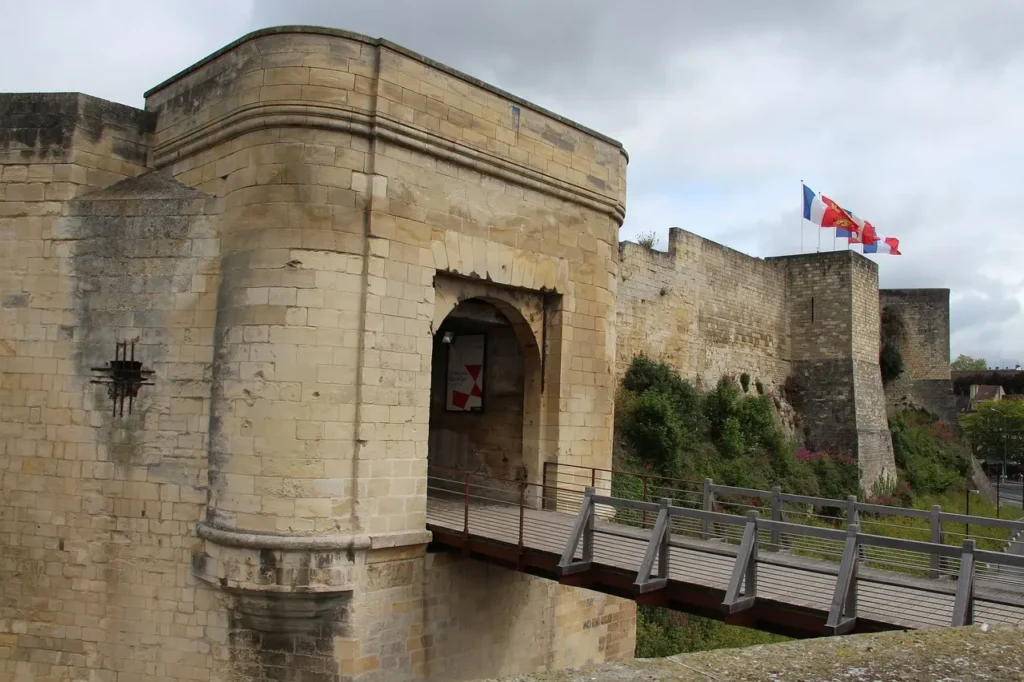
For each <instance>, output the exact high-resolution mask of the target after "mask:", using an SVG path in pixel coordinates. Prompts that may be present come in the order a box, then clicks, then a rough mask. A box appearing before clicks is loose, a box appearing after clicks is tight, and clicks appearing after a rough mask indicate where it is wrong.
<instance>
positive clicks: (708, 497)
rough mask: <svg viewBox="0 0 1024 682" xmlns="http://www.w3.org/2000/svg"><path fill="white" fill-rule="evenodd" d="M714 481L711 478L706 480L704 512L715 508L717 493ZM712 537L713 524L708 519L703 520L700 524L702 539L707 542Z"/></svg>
mask: <svg viewBox="0 0 1024 682" xmlns="http://www.w3.org/2000/svg"><path fill="white" fill-rule="evenodd" d="M712 486H714V481H712V480H711V479H710V478H705V479H704V511H714V507H715V492H714V488H713V487H712ZM710 535H711V522H710V521H709V520H707V519H702V520H701V522H700V539H701V540H707V539H708V537H709V536H710Z"/></svg>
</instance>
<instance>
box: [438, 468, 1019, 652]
mask: <svg viewBox="0 0 1024 682" xmlns="http://www.w3.org/2000/svg"><path fill="white" fill-rule="evenodd" d="M429 476H430V478H429V485H428V490H429V496H428V501H427V525H428V528H429V530H430V531H432V533H433V538H434V539H433V544H434V547H435V548H437V549H440V548H450V549H454V550H457V551H460V552H462V553H464V554H465V555H467V556H471V557H474V558H476V559H479V560H482V561H487V562H491V563H496V564H500V565H503V566H507V567H509V568H513V569H516V570H520V571H523V572H526V573H530V574H533V575H537V576H542V577H545V578H550V579H552V580H557V581H559V582H561V583H563V584H568V585H575V586H579V587H585V588H588V589H592V590H596V591H599V592H603V593H606V594H612V595H616V596H620V597H626V598H630V599H635V600H636V601H637V602H638V603H642V604H654V605H661V606H667V607H670V608H674V609H677V610H680V611H685V612H689V613H695V614H698V615H704V616H712V617H717V618H720V619H723V620H725V621H726V622H728V623H733V624H737V625H746V626H750V627H757V628H760V629H764V630H770V631H773V632H781V633H785V634H790V635H795V636H814V635H822V634H843V633H847V632H863V631H878V630H892V629H917V628H928V627H942V626H950V625H966V624H970V623H973V622H989V623H1007V624H1013V625H1024V556H1021V555H1020V554H1017V553H1015V552H1011V551H1006V549H1007V547H1008V543H1010V542H1013V541H1011V540H1006V539H1001V538H1005V537H1014V538H1016V537H1019V536H1018V532H1019V531H1022V530H1024V523H1022V522H1018V521H1007V520H999V519H992V518H986V517H976V516H965V515H962V514H950V513H946V512H943V511H942V510H941V509H940V508H938V507H933V508H932V509H931V510H915V509H906V508H901V507H889V506H882V505H875V504H866V503H862V502H858V501H857V500H856V498H850V499H847V500H833V499H827V498H820V497H808V496H802V495H789V494H786V493H783V492H782V491H781V490H779V489H778V488H775V489H772V490H754V489H744V488H732V487H729V486H722V485H716V484H714V483H713V482H712V481H710V480H705V481H701V482H695V481H679V480H675V481H672V480H666V479H656V478H653V477H647V476H638V475H635V474H630V473H625V472H623V473H618V472H611V471H608V470H602V469H591V468H582V467H571V466H567V465H555V464H550V465H548V467H546V468H545V471H544V480H543V482H541V483H529V482H524V481H512V480H505V479H500V478H493V477H488V476H483V475H479V474H474V473H468V472H460V471H453V470H439V469H431V471H430V474H429ZM613 479H615V480H616V485H615V488H616V490H617V492H618V496H612V495H611V494H610V490H611V488H612V481H613ZM631 498H637V499H631ZM652 500H657V501H652ZM915 519H916V520H915ZM894 529H899V531H900V534H901V535H904V536H906V535H913V534H914V533H918V534H920V535H923V536H924V537H923V538H922V539H904V538H903V537H890V535H893V534H895V533H892V532H891V531H893V530H894Z"/></svg>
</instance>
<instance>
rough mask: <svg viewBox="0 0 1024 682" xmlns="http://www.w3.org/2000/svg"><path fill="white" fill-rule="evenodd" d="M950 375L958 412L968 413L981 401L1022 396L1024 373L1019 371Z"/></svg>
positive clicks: (991, 370) (955, 373) (966, 372)
mask: <svg viewBox="0 0 1024 682" xmlns="http://www.w3.org/2000/svg"><path fill="white" fill-rule="evenodd" d="M1018 367H1020V365H1018ZM950 375H951V378H952V380H953V394H954V396H955V399H956V408H957V411H958V412H969V411H971V410H973V409H974V405H975V403H979V402H981V401H983V400H1002V399H1004V398H1011V397H1016V396H1024V371H1021V370H1020V369H989V370H985V371H983V372H973V371H960V372H951V373H950ZM995 388H998V389H999V391H998V392H997V393H994V392H993V389H995ZM979 392H980V395H979ZM996 395H998V397H996Z"/></svg>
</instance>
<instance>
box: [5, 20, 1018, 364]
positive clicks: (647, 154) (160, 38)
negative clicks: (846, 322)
mask: <svg viewBox="0 0 1024 682" xmlns="http://www.w3.org/2000/svg"><path fill="white" fill-rule="evenodd" d="M279 24H319V25H325V26H333V27H338V28H345V29H349V30H353V31H358V32H361V33H366V34H369V35H372V36H380V37H385V38H389V39H391V40H393V41H395V42H397V43H400V44H402V45H405V46H407V47H409V48H411V49H414V50H417V51H419V52H422V53H424V54H426V55H428V56H431V57H433V58H435V59H438V60H440V61H443V62H446V63H448V64H450V65H452V66H454V67H456V68H459V69H462V70H464V71H466V72H468V73H471V74H473V75H475V76H478V77H480V78H483V79H484V80H487V81H490V82H492V83H494V84H496V85H498V86H500V87H503V88H505V89H508V90H511V91H512V92H515V93H517V94H520V95H522V96H523V97H526V98H527V99H530V100H532V101H535V102H537V103H538V104H541V105H543V106H546V107H548V108H550V109H553V110H555V111H557V112H559V113H562V114H564V115H566V116H568V117H570V118H572V119H575V120H577V121H579V122H581V123H583V124H585V125H587V126H590V127H592V128H595V129H597V130H600V131H602V132H604V133H606V134H609V135H611V136H613V137H615V138H617V139H619V140H621V141H622V142H623V143H624V144H625V146H626V148H627V150H628V151H629V153H630V159H631V160H630V165H629V198H628V202H627V208H628V218H627V220H626V224H625V225H624V226H623V228H622V236H623V238H630V237H633V236H635V235H636V234H638V233H641V232H651V231H653V232H655V233H657V234H658V235H660V236H661V243H662V245H664V243H665V237H666V234H667V230H668V228H669V227H671V226H679V227H683V228H686V229H688V230H692V231H694V232H697V233H698V234H701V235H703V236H705V237H708V238H710V239H714V240H716V241H719V242H722V243H724V244H726V245H728V246H731V247H733V248H736V249H740V250H742V251H745V252H747V253H750V254H752V255H757V256H771V255H779V254H786V253H798V252H799V251H800V249H801V230H800V229H799V223H800V220H799V210H800V203H799V202H800V181H801V180H804V181H805V182H806V183H807V184H808V185H809V186H810V187H812V188H814V189H815V190H817V191H819V192H822V193H824V194H826V195H828V196H830V197H832V198H833V199H836V200H837V201H839V202H840V203H842V204H843V205H844V206H846V207H848V208H850V209H851V210H853V211H855V212H856V213H858V214H859V215H861V216H863V217H865V218H867V219H868V220H870V221H871V222H873V223H874V224H875V225H876V227H877V228H878V230H879V232H880V233H882V234H887V235H892V236H896V237H899V238H900V242H901V246H902V250H903V253H904V255H903V256H900V257H891V256H873V258H874V259H875V260H877V261H878V263H879V270H880V273H881V284H882V286H884V287H948V288H950V289H952V300H953V303H952V305H953V355H954V356H955V355H956V354H958V353H968V354H971V355H977V356H982V357H985V358H987V359H988V360H989V362H990V364H993V365H1000V366H1006V365H1007V364H1011V363H1014V362H1017V361H1024V347H1022V345H1024V341H1022V339H1024V310H1022V302H1024V288H1022V286H1021V285H1022V280H1024V268H1022V267H1021V265H1022V257H1024V231H1022V230H1021V228H1020V226H1019V224H1018V223H1019V221H1020V218H1019V216H1024V190H1022V189H1021V180H1022V178H1024V122H1022V121H1024V119H1022V117H1021V114H1020V107H1021V104H1022V103H1024V91H1022V90H1021V87H1020V86H1021V84H1022V83H1024V41H1022V40H1021V39H1020V29H1021V27H1024V2H1019V1H1018V0H1005V1H1001V0H971V1H970V2H966V1H962V0H901V1H900V2H892V1H891V0H877V1H876V0H863V1H861V2H857V1H850V2H839V1H838V0H837V1H832V2H820V1H818V0H772V1H771V2H764V1H763V0H731V1H729V2H724V1H722V0H704V1H702V2H696V1H688V0H630V1H629V2H621V1H619V0H517V1H516V2H491V1H490V0H486V1H485V0H431V1H428V0H406V1H404V2H403V1H401V0H393V1H392V0H374V1H373V2H365V1H362V2H354V1H351V0H281V1H276V0H217V2H212V1H205V0H204V1H198V0H176V1H174V2H170V1H161V2H157V1H155V0H154V1H152V2H137V1H136V2H114V1H112V0H110V1H103V0H76V1H71V0H67V1H66V2H57V1H50V2H47V1H45V0H34V1H33V2H28V1H26V0H0V44H2V45H4V47H5V50H4V51H5V55H6V56H5V64H4V67H3V68H2V69H0V91H27V90H43V91H48V90H58V91H59V90H76V91H81V92H86V93H89V94H92V95H96V96H99V97H104V98H107V99H111V100H115V101H119V102H124V103H126V104H131V105H135V106H141V105H142V92H143V91H145V90H146V89H148V88H149V87H151V86H153V85H155V84H156V83H158V82H160V81H161V80H163V79H164V78H166V77H168V76H170V75H172V74H174V73H176V72H177V71H179V70H181V69H182V68H184V67H185V66H187V65H189V64H191V63H192V62H194V61H196V60H198V59H200V58H202V57H203V56H205V55H206V54H208V53H210V52H212V51H213V50H215V49H217V48H218V47H221V46H222V45H224V44H226V43H228V42H230V41H232V40H234V39H235V38H237V37H239V36H241V35H242V34H244V33H246V32H248V31H250V30H253V29H256V28H262V27H265V26H272V25H279ZM16 55H21V58H20V59H18V58H17V57H16ZM803 237H804V249H805V250H813V249H815V248H817V243H818V242H817V238H818V233H817V232H816V231H815V229H814V228H812V227H811V226H809V225H806V226H804V229H803ZM822 248H823V249H827V248H832V240H831V234H830V233H827V234H826V235H825V238H824V239H823V241H822Z"/></svg>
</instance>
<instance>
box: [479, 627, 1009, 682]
mask: <svg viewBox="0 0 1024 682" xmlns="http://www.w3.org/2000/svg"><path fill="white" fill-rule="evenodd" d="M762 680H763V681H767V682H975V681H978V682H980V681H982V680H984V681H985V682H989V681H991V680H998V681H1000V682H1002V681H1004V680H1020V681H1024V630H1021V629H1017V628H1013V627H1009V626H997V627H989V626H987V625H976V626H972V627H965V628H942V629H934V630H915V631H908V632H889V633H884V634H876V635H850V636H846V637H823V638H820V639H808V640H801V641H794V642H786V643H784V644H767V645H762V646H753V647H747V648H743V649H720V650H718V651H704V652H700V653H694V654H681V655H679V656H672V657H671V658H662V659H646V660H635V661H629V662H625V663H614V664H609V665H601V666H593V667H589V668H578V669H575V670H563V671H560V672H555V673H542V674H537V675H521V676H518V677H510V678H504V679H503V680H502V682H691V681H692V682H720V681H727V682H748V681H749V682H755V681H757V682H761V681H762ZM492 682H493V681H492Z"/></svg>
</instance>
